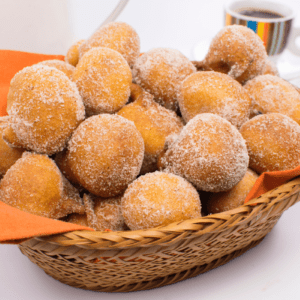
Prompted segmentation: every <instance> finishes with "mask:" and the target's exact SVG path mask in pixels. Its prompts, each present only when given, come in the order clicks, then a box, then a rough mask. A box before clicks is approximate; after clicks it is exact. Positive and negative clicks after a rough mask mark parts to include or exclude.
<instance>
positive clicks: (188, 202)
mask: <svg viewBox="0 0 300 300" xmlns="http://www.w3.org/2000/svg"><path fill="white" fill-rule="evenodd" d="M122 211H123V216H124V219H125V223H126V224H127V226H128V227H129V228H130V229H131V230H139V229H147V228H152V227H157V226H164V225H168V224H170V223H172V222H179V221H183V220H186V219H193V218H200V217H201V203H200V198H199V195H198V193H197V190H196V189H195V188H194V187H193V186H192V185H191V184H190V183H189V182H187V181H186V180H185V179H183V178H181V177H179V176H176V175H174V174H169V173H164V172H154V173H148V174H146V175H144V176H141V177H139V178H138V179H137V180H135V181H134V182H133V183H131V184H130V185H129V187H128V189H127V190H126V192H125V194H124V196H123V197H122Z"/></svg>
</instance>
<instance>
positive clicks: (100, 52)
mask: <svg viewBox="0 0 300 300" xmlns="http://www.w3.org/2000/svg"><path fill="white" fill-rule="evenodd" d="M73 80H74V81H75V82H76V85H77V87H78V89H79V92H80V95H81V96H82V99H83V102H84V105H85V107H86V112H87V114H88V115H95V114H100V113H114V112H116V111H118V110H119V109H120V108H122V107H123V106H124V105H125V103H126V102H127V101H128V98H129V96H130V85H131V81H132V76H131V71H130V68H129V66H128V64H127V62H126V61H125V59H124V58H123V57H122V55H121V54H120V53H119V52H117V51H115V50H112V49H108V48H102V47H97V48H92V49H91V50H90V51H88V52H87V53H85V55H84V56H83V57H82V58H81V59H80V61H79V63H78V64H77V66H76V69H75V71H74V73H73Z"/></svg>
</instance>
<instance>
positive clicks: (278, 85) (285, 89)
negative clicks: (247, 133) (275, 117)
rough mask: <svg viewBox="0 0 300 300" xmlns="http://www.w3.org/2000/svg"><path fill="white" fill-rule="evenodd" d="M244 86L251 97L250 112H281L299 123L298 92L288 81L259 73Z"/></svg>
mask: <svg viewBox="0 0 300 300" xmlns="http://www.w3.org/2000/svg"><path fill="white" fill-rule="evenodd" d="M244 87H245V89H246V90H247V91H248V93H249V95H250V96H251V98H252V114H258V112H260V113H263V114H266V113H281V114H284V115H286V116H288V117H290V118H292V119H293V120H294V121H296V122H297V123H298V124H300V94H299V93H298V92H297V91H296V89H295V88H294V87H293V86H292V85H291V84H290V83H289V82H287V81H285V80H283V79H281V78H279V77H277V76H274V75H261V76H257V77H255V78H254V79H252V80H249V81H248V82H247V84H246V85H245V86H244Z"/></svg>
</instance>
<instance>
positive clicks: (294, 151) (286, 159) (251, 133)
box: [240, 113, 300, 174]
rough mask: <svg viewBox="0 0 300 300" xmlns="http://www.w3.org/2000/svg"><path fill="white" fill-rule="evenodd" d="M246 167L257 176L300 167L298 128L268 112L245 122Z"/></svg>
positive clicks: (290, 121)
mask: <svg viewBox="0 0 300 300" xmlns="http://www.w3.org/2000/svg"><path fill="white" fill-rule="evenodd" d="M240 132H241V134H242V136H243V138H244V139H245V140H246V144H247V148H248V152H249V157H250V162H249V168H251V169H253V170H254V171H256V172H257V173H258V174H260V173H262V172H268V171H283V170H289V169H294V168H296V167H297V166H298V165H300V126H299V125H298V124H297V123H296V122H295V121H294V120H292V119H291V118H289V117H287V116H285V115H282V114H278V113H270V114H265V115H259V116H256V117H254V118H253V119H251V120H249V121H248V122H246V123H244V124H243V126H242V127H241V129H240Z"/></svg>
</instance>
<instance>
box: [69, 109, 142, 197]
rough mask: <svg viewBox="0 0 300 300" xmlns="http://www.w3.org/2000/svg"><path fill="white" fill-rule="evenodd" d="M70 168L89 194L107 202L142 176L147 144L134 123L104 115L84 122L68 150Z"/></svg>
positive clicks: (73, 136) (76, 131)
mask: <svg viewBox="0 0 300 300" xmlns="http://www.w3.org/2000/svg"><path fill="white" fill-rule="evenodd" d="M68 149H69V150H68V154H67V156H68V157H67V159H68V164H69V167H70V168H71V171H72V173H73V174H74V175H75V177H76V179H77V181H78V182H79V183H80V184H81V185H82V186H83V187H84V188H86V189H87V190H88V191H89V192H90V193H92V194H94V195H97V196H100V197H103V198H107V197H114V196H117V195H119V194H121V193H122V192H123V191H124V190H125V189H126V187H127V185H128V184H129V183H130V182H131V181H132V180H134V179H135V177H136V176H137V175H138V174H139V172H140V169H141V165H142V162H143V158H144V141H143V138H142V136H141V134H140V133H139V131H138V130H137V129H136V127H135V126H134V124H133V122H130V121H128V120H127V119H125V118H123V117H121V116H118V115H108V114H102V115H97V116H93V117H90V118H88V119H86V120H85V121H84V122H82V123H81V124H80V125H79V126H78V128H77V129H76V130H75V132H74V133H73V135H72V138H71V140H70V142H69V146H68Z"/></svg>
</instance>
